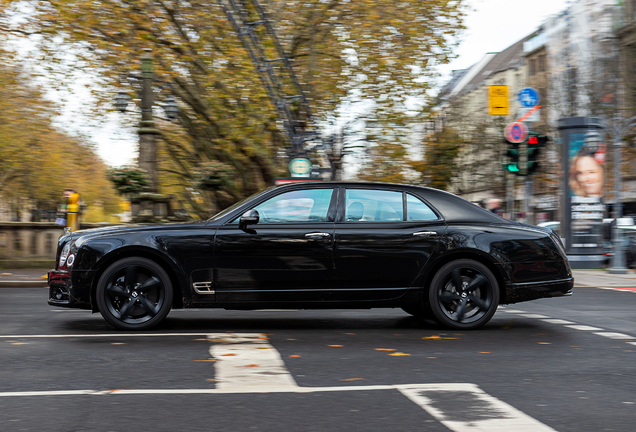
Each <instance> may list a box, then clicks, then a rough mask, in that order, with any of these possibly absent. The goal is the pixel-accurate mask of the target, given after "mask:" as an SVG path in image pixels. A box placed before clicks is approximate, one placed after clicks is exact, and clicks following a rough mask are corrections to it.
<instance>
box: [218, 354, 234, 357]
mask: <svg viewBox="0 0 636 432" xmlns="http://www.w3.org/2000/svg"><path fill="white" fill-rule="evenodd" d="M235 355H236V354H221V357H231V356H235Z"/></svg>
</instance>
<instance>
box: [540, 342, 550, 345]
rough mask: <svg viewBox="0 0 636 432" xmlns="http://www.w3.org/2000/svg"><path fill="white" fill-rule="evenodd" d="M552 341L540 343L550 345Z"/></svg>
mask: <svg viewBox="0 0 636 432" xmlns="http://www.w3.org/2000/svg"><path fill="white" fill-rule="evenodd" d="M550 344H551V342H539V345H550Z"/></svg>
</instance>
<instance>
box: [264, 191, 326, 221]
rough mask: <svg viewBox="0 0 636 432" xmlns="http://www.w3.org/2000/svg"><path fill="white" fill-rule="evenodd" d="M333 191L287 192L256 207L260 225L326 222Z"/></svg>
mask: <svg viewBox="0 0 636 432" xmlns="http://www.w3.org/2000/svg"><path fill="white" fill-rule="evenodd" d="M332 194H333V189H307V190H295V191H290V192H285V193H282V194H280V195H277V196H275V197H274V198H271V199H269V200H267V201H265V202H264V203H262V204H260V205H258V206H256V207H255V209H256V210H257V211H258V213H259V216H260V220H259V222H258V223H259V224H264V223H265V224H267V223H302V222H326V221H327V212H328V211H329V203H330V202H331V195H332Z"/></svg>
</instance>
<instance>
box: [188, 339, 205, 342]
mask: <svg viewBox="0 0 636 432" xmlns="http://www.w3.org/2000/svg"><path fill="white" fill-rule="evenodd" d="M192 340H193V341H206V342H207V340H208V338H205V339H192Z"/></svg>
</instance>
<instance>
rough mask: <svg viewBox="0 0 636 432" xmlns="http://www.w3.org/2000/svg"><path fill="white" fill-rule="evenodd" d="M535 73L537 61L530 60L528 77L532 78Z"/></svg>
mask: <svg viewBox="0 0 636 432" xmlns="http://www.w3.org/2000/svg"><path fill="white" fill-rule="evenodd" d="M536 73H537V60H536V59H532V60H530V76H533V75H535V74H536Z"/></svg>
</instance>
